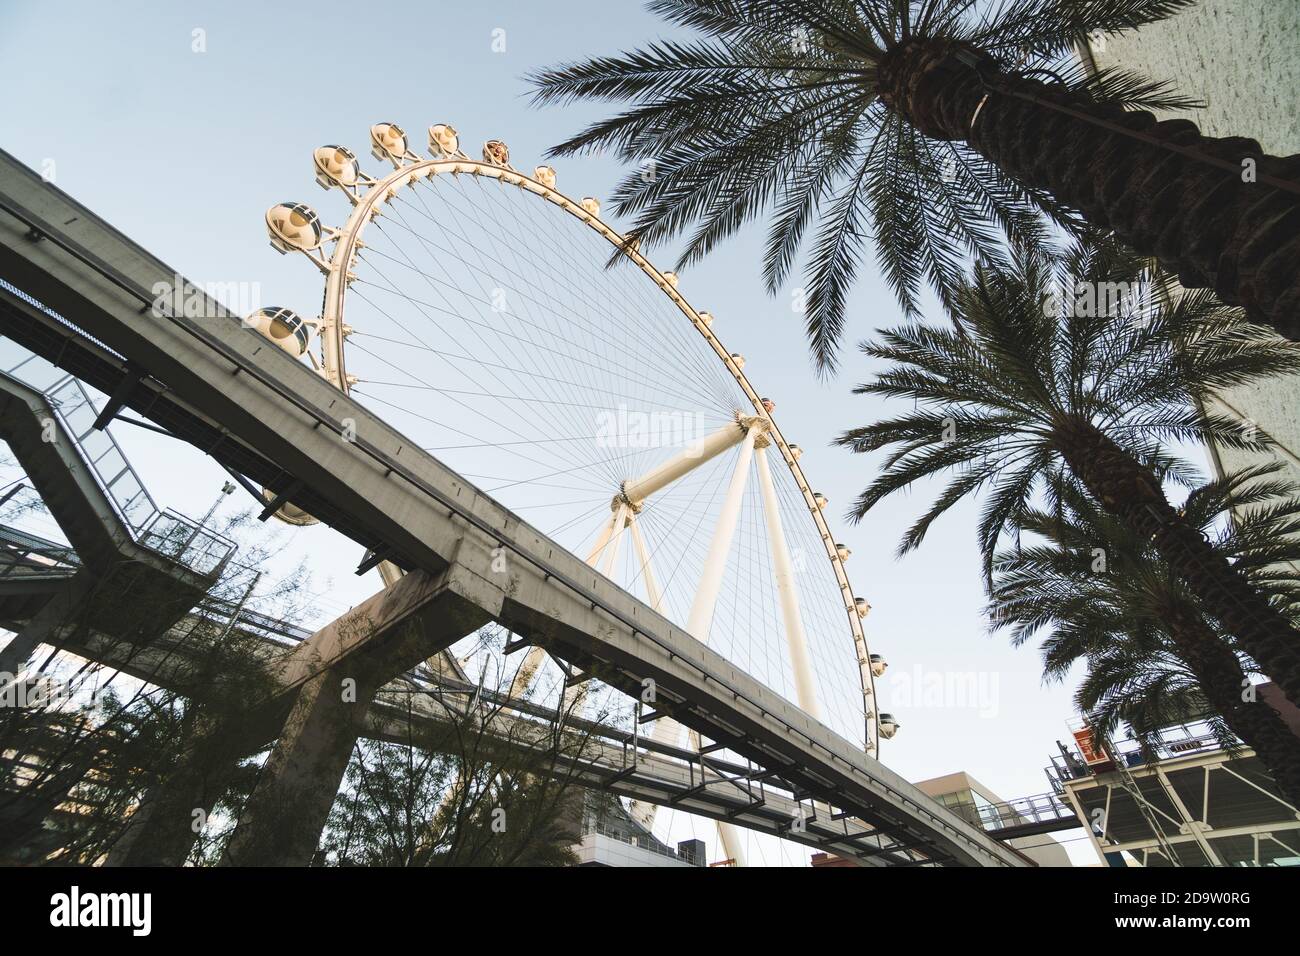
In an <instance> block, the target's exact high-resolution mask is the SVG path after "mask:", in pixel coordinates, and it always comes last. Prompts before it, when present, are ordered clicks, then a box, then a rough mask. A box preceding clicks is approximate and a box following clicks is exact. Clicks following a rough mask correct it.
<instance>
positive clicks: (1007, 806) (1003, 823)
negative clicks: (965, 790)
mask: <svg viewBox="0 0 1300 956" xmlns="http://www.w3.org/2000/svg"><path fill="white" fill-rule="evenodd" d="M944 806H946V807H947V808H948V809H949V810H951V811H952V812H953V813H955V814H957V815H958V816H959V817H961V818H962V819H963V820H965V821H966V822H967V823H969V824H971V825H973V826H977V827H981V828H983V829H984V830H986V831H987V832H989V833H996V832H997V831H999V830H1011V829H1014V828H1016V827H1023V826H1029V825H1030V824H1035V823H1053V822H1058V821H1061V820H1074V819H1075V813H1074V810H1073V808H1071V807H1070V806H1069V805H1068V804H1067V803H1065V802H1064V801H1063V800H1061V798H1060V797H1059V796H1057V795H1056V794H1055V793H1038V794H1034V795H1033V796H1030V797H1017V798H1015V799H1014V800H1003V801H1000V802H998V803H983V804H975V803H971V802H968V801H962V802H960V803H947V802H944Z"/></svg>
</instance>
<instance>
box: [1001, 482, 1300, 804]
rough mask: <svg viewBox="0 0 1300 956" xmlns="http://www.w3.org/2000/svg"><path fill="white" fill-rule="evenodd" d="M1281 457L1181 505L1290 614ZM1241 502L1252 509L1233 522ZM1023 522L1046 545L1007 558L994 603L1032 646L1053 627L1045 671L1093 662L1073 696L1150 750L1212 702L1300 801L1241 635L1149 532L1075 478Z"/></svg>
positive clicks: (1292, 584)
mask: <svg viewBox="0 0 1300 956" xmlns="http://www.w3.org/2000/svg"><path fill="white" fill-rule="evenodd" d="M1279 467H1280V466H1278V465H1269V466H1262V467H1257V468H1251V469H1247V470H1244V471H1242V472H1238V473H1236V474H1234V475H1231V476H1229V477H1227V478H1224V479H1221V480H1216V481H1212V482H1209V483H1208V484H1206V485H1203V486H1201V487H1200V488H1197V489H1195V490H1194V491H1193V492H1192V493H1191V494H1190V495H1189V496H1188V498H1187V501H1186V503H1185V504H1184V506H1183V509H1182V515H1183V519H1184V520H1185V521H1186V522H1187V523H1188V524H1190V525H1192V526H1193V527H1195V528H1197V529H1199V530H1200V531H1202V532H1204V533H1206V535H1207V536H1210V535H1213V536H1214V537H1213V540H1212V544H1213V546H1214V547H1215V548H1216V550H1218V551H1220V552H1221V553H1222V554H1223V555H1224V557H1225V558H1228V559H1229V560H1233V561H1234V562H1235V563H1236V567H1237V569H1238V570H1241V571H1242V572H1243V573H1245V574H1246V575H1247V577H1248V578H1250V580H1251V581H1252V583H1254V584H1255V585H1256V586H1258V587H1260V588H1261V590H1264V591H1265V592H1267V593H1271V594H1272V595H1273V596H1274V603H1275V605H1277V606H1278V607H1279V609H1280V610H1282V611H1283V613H1286V614H1287V616H1288V617H1293V612H1294V610H1295V608H1296V601H1297V599H1298V598H1300V576H1297V574H1296V573H1295V571H1294V570H1293V569H1292V568H1293V565H1292V562H1297V561H1300V537H1297V532H1300V497H1297V489H1296V488H1295V487H1294V486H1293V485H1291V484H1290V483H1287V482H1280V481H1277V480H1276V479H1273V478H1271V477H1270V476H1271V475H1272V474H1273V473H1274V472H1276V471H1277V470H1278V468H1279ZM1233 509H1249V510H1239V511H1238V519H1237V522H1236V524H1228V525H1226V526H1222V524H1223V523H1222V521H1221V519H1222V517H1223V516H1224V515H1225V514H1227V513H1228V512H1229V511H1230V510H1233ZM1216 524H1219V525H1220V526H1221V527H1219V528H1218V529H1217V530H1216ZM1017 526H1018V530H1019V531H1021V532H1026V533H1029V534H1031V535H1032V536H1033V537H1034V538H1036V539H1038V540H1039V541H1040V542H1041V543H1035V544H1033V545H1030V546H1027V547H1018V548H1013V549H1009V550H1007V551H1006V552H1004V553H1002V554H1000V555H999V556H998V557H997V559H996V561H995V564H994V580H993V587H992V590H991V595H990V597H991V600H990V605H989V610H990V615H991V618H992V620H993V622H994V628H995V629H1010V632H1011V638H1012V641H1013V643H1015V644H1022V643H1024V642H1025V641H1028V640H1031V639H1033V638H1034V637H1036V636H1038V635H1039V634H1040V633H1041V632H1043V631H1044V630H1045V629H1048V628H1050V629H1051V633H1050V634H1049V635H1048V636H1047V637H1046V638H1045V639H1044V641H1043V661H1044V672H1045V674H1046V676H1048V677H1051V678H1057V679H1059V678H1062V677H1064V676H1065V674H1066V673H1067V672H1068V671H1069V670H1070V669H1071V667H1072V666H1073V665H1074V664H1075V663H1076V662H1077V661H1079V660H1086V661H1087V663H1088V672H1087V675H1086V676H1085V678H1084V680H1083V682H1082V684H1081V685H1080V687H1079V690H1078V693H1077V694H1076V698H1075V703H1076V704H1077V705H1078V707H1079V709H1080V711H1081V712H1083V713H1086V714H1089V715H1090V716H1091V718H1092V719H1093V720H1094V721H1095V722H1096V724H1097V728H1098V729H1099V730H1100V731H1101V732H1102V733H1103V734H1105V735H1109V734H1110V732H1111V730H1112V729H1113V727H1114V726H1115V725H1116V724H1117V723H1118V722H1119V721H1120V720H1124V721H1125V722H1126V723H1127V724H1128V725H1129V726H1130V728H1131V729H1132V730H1133V731H1134V733H1135V735H1136V736H1137V737H1138V739H1139V741H1140V742H1142V743H1143V744H1144V747H1145V748H1146V749H1150V743H1151V741H1152V740H1153V739H1154V738H1155V736H1156V733H1157V732H1158V731H1159V730H1160V728H1162V727H1166V726H1168V725H1169V724H1170V723H1173V722H1178V721H1183V720H1187V719H1189V718H1190V717H1193V716H1195V715H1196V714H1198V713H1200V712H1203V711H1204V710H1205V708H1206V707H1207V706H1208V708H1210V710H1211V711H1212V718H1213V719H1212V726H1214V727H1215V729H1216V731H1218V735H1219V737H1220V740H1221V741H1222V742H1224V743H1226V744H1229V745H1230V746H1231V745H1235V741H1233V739H1232V738H1233V736H1234V735H1235V737H1236V738H1237V739H1239V740H1241V741H1242V742H1244V743H1245V744H1246V745H1247V746H1249V747H1251V748H1252V749H1253V750H1254V751H1255V753H1256V755H1257V756H1258V757H1259V759H1260V761H1261V762H1262V763H1263V764H1264V765H1265V766H1266V767H1267V768H1268V769H1269V771H1270V773H1271V774H1272V775H1273V778H1274V779H1275V780H1276V781H1277V783H1278V786H1279V787H1280V788H1281V790H1282V792H1283V793H1284V794H1285V795H1286V797H1287V799H1289V800H1290V801H1291V802H1292V803H1293V804H1294V805H1296V806H1300V739H1297V738H1296V736H1295V735H1294V734H1293V733H1292V732H1291V731H1290V730H1289V729H1288V727H1287V725H1286V724H1285V723H1284V722H1283V720H1282V718H1281V717H1280V716H1279V715H1278V714H1277V712H1276V711H1274V710H1273V709H1272V708H1271V707H1269V706H1268V704H1266V703H1264V702H1263V701H1258V700H1253V699H1252V700H1243V692H1244V690H1245V688H1246V686H1247V678H1246V671H1245V669H1244V668H1243V666H1242V662H1241V660H1240V659H1239V657H1238V654H1237V653H1236V652H1235V651H1234V650H1233V647H1232V644H1231V641H1230V639H1226V637H1225V635H1223V634H1222V632H1221V630H1220V629H1219V627H1218V625H1217V623H1216V622H1215V621H1214V620H1213V619H1212V618H1210V617H1208V616H1206V614H1205V613H1204V612H1203V611H1202V610H1201V608H1200V607H1199V606H1198V604H1197V602H1196V596H1195V595H1194V594H1193V593H1192V592H1191V589H1190V588H1188V586H1187V584H1186V582H1184V581H1183V580H1182V579H1181V578H1179V577H1178V575H1177V573H1176V572H1175V571H1174V569H1173V568H1171V567H1170V566H1169V564H1168V562H1166V561H1164V560H1163V559H1162V558H1161V556H1160V555H1159V553H1158V552H1156V551H1155V550H1154V549H1153V548H1152V547H1151V543H1150V541H1149V540H1147V539H1145V538H1142V537H1139V536H1137V535H1135V534H1134V533H1133V531H1132V530H1131V529H1130V528H1129V527H1128V526H1127V525H1126V524H1125V523H1123V522H1121V521H1118V520H1116V519H1115V518H1114V517H1112V516H1111V515H1109V514H1107V513H1106V512H1105V511H1103V510H1102V509H1100V508H1098V507H1097V506H1096V504H1095V502H1093V501H1092V499H1090V498H1089V497H1088V496H1087V495H1086V494H1085V493H1084V492H1083V491H1082V489H1080V488H1079V487H1078V486H1077V485H1076V484H1074V483H1073V482H1067V483H1065V484H1064V485H1063V486H1062V493H1061V501H1060V505H1059V507H1058V508H1057V509H1056V510H1054V511H1045V510H1032V511H1030V512H1028V513H1027V514H1024V515H1022V516H1020V518H1019V519H1018V520H1017Z"/></svg>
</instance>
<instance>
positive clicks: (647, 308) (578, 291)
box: [426, 177, 718, 382]
mask: <svg viewBox="0 0 1300 956" xmlns="http://www.w3.org/2000/svg"><path fill="white" fill-rule="evenodd" d="M474 182H475V186H476V187H477V189H478V191H479V193H480V195H481V197H482V198H483V200H484V202H483V205H484V206H486V207H488V208H489V209H491V208H493V207H495V208H497V209H501V208H503V207H505V206H507V205H508V206H509V208H510V210H511V212H512V213H513V214H514V215H513V223H512V225H513V226H514V227H515V228H516V229H518V228H519V227H523V228H527V229H528V232H529V235H530V238H531V239H532V240H533V241H532V242H529V243H524V244H523V250H522V254H523V255H524V256H527V257H529V259H530V260H531V262H532V263H533V264H534V265H536V266H538V268H539V270H540V272H541V274H542V275H544V276H547V277H549V278H551V279H552V280H553V281H555V282H558V283H562V284H563V285H565V286H567V287H568V288H569V290H570V291H571V292H572V293H573V294H574V295H575V296H576V297H577V299H578V300H579V301H580V302H582V303H583V304H584V305H585V306H586V307H587V309H588V313H589V317H590V319H591V322H590V324H589V326H588V330H589V331H590V332H591V333H592V334H593V335H594V336H597V337H598V340H603V339H604V338H606V337H607V336H608V335H609V333H610V332H611V328H610V323H609V322H608V321H601V317H607V312H608V308H609V301H612V300H614V297H612V296H611V297H610V298H609V300H607V301H604V302H601V301H599V300H596V299H594V298H592V297H591V296H590V295H589V294H588V292H587V290H586V288H584V287H583V286H581V285H579V284H576V283H573V282H571V281H570V280H569V279H568V278H567V277H566V276H564V275H563V274H558V273H557V272H556V270H554V269H553V268H549V265H550V264H549V263H548V262H544V261H539V260H538V258H537V256H536V254H535V252H534V250H535V249H539V248H540V249H548V248H551V247H552V245H553V243H554V240H555V235H554V231H553V230H550V229H547V228H546V227H545V224H541V223H540V221H539V217H538V212H539V209H538V208H537V206H538V204H536V203H531V204H529V203H523V204H521V203H519V202H518V200H519V199H522V198H525V197H522V196H515V197H508V198H507V197H505V195H504V193H503V192H502V191H500V190H498V191H497V192H496V193H495V194H494V193H493V191H492V190H491V189H489V188H485V187H486V184H485V183H483V182H481V181H479V180H478V179H477V177H476V178H475V179H474ZM456 185H457V187H458V188H459V189H460V191H461V193H462V195H463V194H464V191H465V188H466V187H465V186H464V184H463V183H461V182H457V184H456ZM432 188H433V187H432V186H431V185H427V184H426V190H431V189H432ZM467 205H468V202H467ZM521 208H522V209H523V210H524V211H525V215H524V216H523V217H520V216H519V215H518V210H519V209H521ZM461 211H464V209H463V208H462V209H461ZM495 221H496V225H497V227H498V231H502V230H505V229H507V227H505V226H504V225H502V223H501V221H500V219H499V218H496V220H495ZM589 246H590V244H586V246H574V247H570V249H569V251H571V252H573V253H579V254H583V255H584V256H585V259H586V263H587V264H588V265H590V266H593V267H596V268H598V269H600V270H601V271H602V272H604V273H605V278H607V279H608V280H609V281H610V282H612V283H616V284H617V285H618V286H619V288H620V290H621V291H622V292H623V293H624V295H625V296H626V297H628V298H632V299H636V300H637V301H638V302H639V303H640V304H641V305H642V306H643V308H642V310H641V314H642V315H653V314H655V312H656V311H659V312H662V310H663V308H664V306H665V303H664V301H663V297H662V296H659V297H658V299H656V300H651V299H649V298H648V297H647V295H646V292H647V289H646V287H645V285H644V284H643V283H642V284H638V285H633V284H632V283H631V281H630V279H631V276H630V270H624V269H619V268H614V269H607V268H606V267H605V264H604V263H603V262H601V263H597V260H596V257H595V256H594V255H593V254H592V252H591V251H590V248H589ZM668 307H669V308H671V309H672V310H674V311H675V309H676V306H671V305H670V306H668ZM621 325H622V328H621V329H619V330H620V331H623V332H625V333H636V344H637V345H639V346H640V348H639V349H637V353H639V354H645V355H650V356H658V355H660V354H661V353H664V354H665V355H666V354H668V351H667V350H664V349H663V348H662V345H663V343H662V342H659V341H656V340H654V339H653V338H651V337H649V336H645V335H640V334H639V331H640V329H641V326H642V323H640V322H625V323H622V324H621ZM683 326H684V323H681V322H677V323H672V324H668V325H663V326H661V328H662V329H664V330H667V331H668V332H669V334H671V335H672V336H673V337H674V339H675V340H676V341H677V343H678V344H679V345H684V344H687V340H686V339H685V338H684V332H685V329H684V327H683ZM697 352H698V349H693V348H680V349H674V350H671V355H673V356H674V357H677V358H683V357H685V358H687V359H688V360H693V361H694V363H695V368H696V370H697V371H698V372H699V373H701V374H702V375H703V376H704V378H703V380H706V381H708V380H714V379H716V378H717V377H718V370H717V368H716V367H713V368H707V367H705V366H704V365H703V364H702V363H701V362H699V359H698V356H697V354H696V353H697ZM661 371H663V372H665V373H668V372H672V371H674V370H673V369H669V368H664V367H661ZM668 380H670V381H678V382H680V381H682V379H681V378H680V377H677V376H674V377H672V378H670V379H668ZM686 381H690V379H687V380H686Z"/></svg>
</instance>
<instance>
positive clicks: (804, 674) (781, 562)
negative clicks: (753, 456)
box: [757, 448, 822, 721]
mask: <svg viewBox="0 0 1300 956" xmlns="http://www.w3.org/2000/svg"><path fill="white" fill-rule="evenodd" d="M757 457H758V484H759V487H761V488H762V490H763V515H764V517H766V519H767V537H768V543H769V544H770V546H771V549H772V569H773V571H774V573H775V575H776V592H777V595H778V596H779V597H780V599H781V615H782V617H783V618H784V619H785V641H786V646H787V647H788V648H789V650H790V667H791V669H792V670H793V671H794V689H795V695H796V696H797V698H798V703H799V706H800V707H801V708H802V709H803V711H804V712H805V713H806V714H808V715H809V716H810V717H812V718H814V719H815V720H818V721H820V720H821V719H822V711H821V705H820V704H819V703H818V701H817V687H816V684H815V683H814V682H813V668H812V659H811V657H809V655H808V635H807V633H806V632H805V631H804V627H803V618H802V617H801V616H800V614H799V591H798V589H797V587H796V585H795V580H794V565H793V563H792V562H791V561H790V549H789V548H788V547H787V546H786V542H785V529H784V528H782V527H781V511H780V506H779V504H778V502H777V497H776V486H775V485H774V484H773V483H772V470H771V468H769V467H768V464H767V449H766V448H760V449H758V456H757Z"/></svg>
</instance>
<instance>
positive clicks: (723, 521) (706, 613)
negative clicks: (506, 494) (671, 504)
mask: <svg viewBox="0 0 1300 956" xmlns="http://www.w3.org/2000/svg"><path fill="white" fill-rule="evenodd" d="M763 428H764V425H763V423H762V422H754V423H752V424H750V426H749V427H748V428H747V429H746V430H745V434H744V439H743V441H742V442H741V444H740V454H739V456H738V457H737V459H736V470H735V471H733V472H732V474H731V483H730V484H729V485H728V486H727V495H726V497H725V498H724V499H723V501H722V509H721V510H720V511H719V512H718V523H717V525H716V526H715V527H714V529H713V540H712V541H711V542H710V543H709V553H708V555H707V557H706V558H705V559H704V570H703V574H702V575H701V576H700V583H699V586H698V587H697V588H696V591H695V601H694V602H693V603H692V604H691V614H690V618H689V619H688V620H687V622H686V631H687V633H689V634H691V635H693V636H694V637H695V638H696V639H697V640H699V641H700V642H701V643H704V644H707V643H708V642H709V630H710V628H711V626H712V624H713V612H714V611H715V610H716V608H717V606H718V594H719V592H720V591H721V590H722V578H723V574H724V573H725V572H726V570H727V558H728V556H729V555H730V554H731V543H732V539H733V538H734V537H735V534H736V523H737V522H738V521H739V520H740V508H741V505H742V504H743V503H744V500H745V486H746V484H748V482H749V467H750V465H751V464H752V463H753V460H754V442H755V440H756V439H757V438H758V435H759V432H760V431H762V430H763ZM706 440H707V439H706ZM719 450H721V449H719ZM714 454H717V452H714ZM686 470H689V469H686ZM682 473H683V474H684V473H685V472H682ZM675 477H680V475H678V476H675ZM681 729H682V728H681V725H680V724H679V723H677V721H675V720H673V719H672V718H670V717H661V718H659V719H658V720H656V721H655V728H654V730H653V731H652V732H651V734H650V737H651V739H652V740H654V741H655V742H656V743H661V744H668V745H670V746H677V745H678V743H679V742H680V740H681ZM691 739H692V743H693V745H694V747H695V749H697V750H698V749H699V739H698V737H695V735H693V734H692V738H691ZM701 772H703V767H701ZM655 810H656V808H655V807H654V805H642V804H640V803H639V802H638V803H634V804H633V806H632V814H633V818H634V819H636V820H637V821H638V822H640V823H642V825H643V826H646V827H647V828H648V827H649V826H650V824H651V823H652V822H653V821H654V817H655ZM718 836H719V837H721V839H722V847H723V851H724V852H725V853H726V854H727V856H728V857H729V858H730V859H732V860H734V861H735V863H736V865H737V866H744V865H745V852H744V843H743V842H742V836H741V833H740V831H739V830H738V829H737V828H736V826H735V825H734V824H731V823H722V822H719V823H718Z"/></svg>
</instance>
